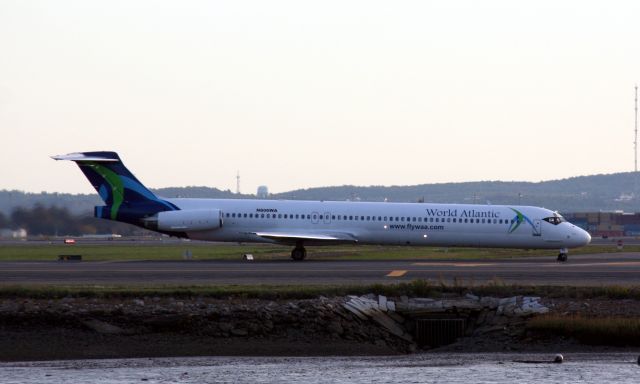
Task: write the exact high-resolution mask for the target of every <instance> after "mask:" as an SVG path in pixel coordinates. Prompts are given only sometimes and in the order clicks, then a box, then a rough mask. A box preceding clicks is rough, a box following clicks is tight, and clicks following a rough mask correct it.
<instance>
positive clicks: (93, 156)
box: [51, 152, 120, 163]
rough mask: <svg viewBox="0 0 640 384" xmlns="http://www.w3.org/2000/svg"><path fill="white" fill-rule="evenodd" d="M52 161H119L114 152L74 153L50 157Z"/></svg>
mask: <svg viewBox="0 0 640 384" xmlns="http://www.w3.org/2000/svg"><path fill="white" fill-rule="evenodd" d="M51 158H52V159H54V160H69V161H95V162H106V163H114V162H118V161H120V158H119V157H118V154H117V153H115V152H86V153H83V152H75V153H69V154H67V155H58V156H51Z"/></svg>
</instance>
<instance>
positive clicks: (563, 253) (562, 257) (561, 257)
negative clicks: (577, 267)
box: [557, 248, 569, 263]
mask: <svg viewBox="0 0 640 384" xmlns="http://www.w3.org/2000/svg"><path fill="white" fill-rule="evenodd" d="M568 258H569V250H568V249H567V248H560V253H559V254H558V259H557V260H558V261H559V262H561V263H564V262H566V261H567V259H568Z"/></svg>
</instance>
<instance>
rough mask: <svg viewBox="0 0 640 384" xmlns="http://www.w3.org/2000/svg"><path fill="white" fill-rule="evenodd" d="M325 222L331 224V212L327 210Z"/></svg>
mask: <svg viewBox="0 0 640 384" xmlns="http://www.w3.org/2000/svg"><path fill="white" fill-rule="evenodd" d="M324 223H325V224H331V213H330V212H325V213H324Z"/></svg>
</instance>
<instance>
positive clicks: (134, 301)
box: [133, 299, 144, 307]
mask: <svg viewBox="0 0 640 384" xmlns="http://www.w3.org/2000/svg"><path fill="white" fill-rule="evenodd" d="M133 304H135V305H138V306H141V307H144V300H140V299H133Z"/></svg>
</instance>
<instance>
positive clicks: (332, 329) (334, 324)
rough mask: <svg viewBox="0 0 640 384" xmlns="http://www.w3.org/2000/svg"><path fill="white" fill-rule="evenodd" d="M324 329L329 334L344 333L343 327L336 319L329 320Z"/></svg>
mask: <svg viewBox="0 0 640 384" xmlns="http://www.w3.org/2000/svg"><path fill="white" fill-rule="evenodd" d="M326 329H327V331H328V332H329V333H330V334H336V335H342V334H343V333H344V328H342V324H340V322H339V321H337V320H334V321H331V322H329V324H327V327H326Z"/></svg>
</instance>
